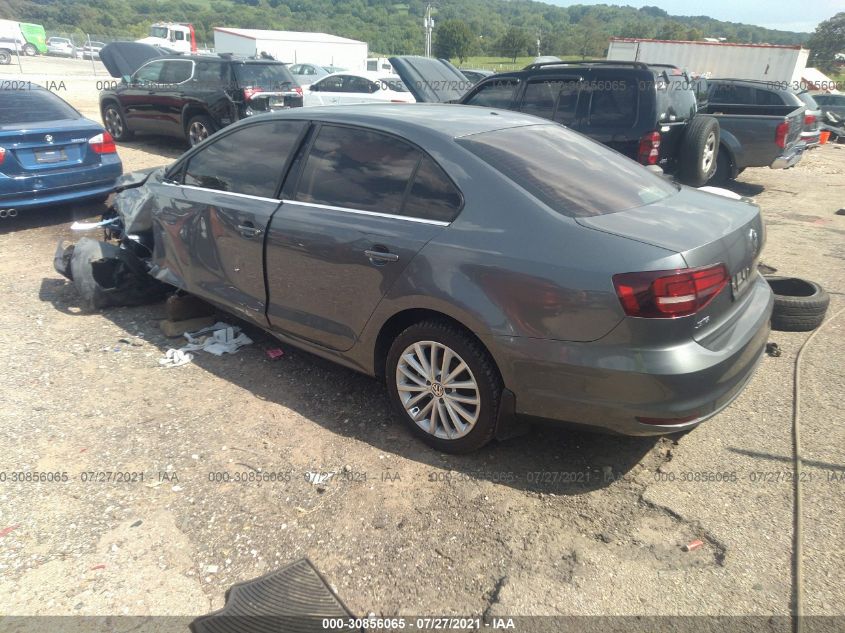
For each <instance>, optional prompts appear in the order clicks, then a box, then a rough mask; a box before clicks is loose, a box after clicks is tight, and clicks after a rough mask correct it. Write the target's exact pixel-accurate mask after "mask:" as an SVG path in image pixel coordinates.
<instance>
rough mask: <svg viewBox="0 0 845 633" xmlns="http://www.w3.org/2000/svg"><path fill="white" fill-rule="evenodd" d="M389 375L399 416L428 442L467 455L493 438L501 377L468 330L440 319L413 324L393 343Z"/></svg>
mask: <svg viewBox="0 0 845 633" xmlns="http://www.w3.org/2000/svg"><path fill="white" fill-rule="evenodd" d="M385 374H386V376H387V385H388V390H389V391H390V399H391V402H392V404H393V406H394V408H395V410H396V412H397V414H398V415H399V417H401V418H402V420H403V421H404V422H405V424H406V425H407V426H408V428H409V429H410V431H411V433H413V434H414V435H415V436H417V437H418V438H420V439H422V440H423V441H424V442H425V443H426V444H428V445H429V446H431V447H433V448H435V449H437V450H439V451H443V452H446V453H468V452H470V451H474V450H476V449H479V448H481V447H482V446H484V445H485V444H487V443H488V442H489V441H490V440H491V439H492V438H493V434H494V432H495V427H496V416H497V414H498V410H499V400H500V397H501V393H502V384H501V379H500V378H499V373H498V371H497V370H496V367H495V364H494V363H493V360H492V359H491V358H490V355H489V354H488V353H487V351H486V350H485V349H484V348H483V347H482V346H481V344H480V343H479V342H478V341H477V340H476V339H474V338H473V337H472V336H471V335H469V334H468V333H467V332H465V331H464V330H462V329H460V328H458V327H456V326H454V325H451V324H449V323H445V322H441V321H425V322H422V323H417V324H415V325H412V326H410V327H409V328H407V329H406V330H405V331H403V332H402V333H401V334H400V335H399V336H398V337H397V338H396V340H395V341H393V345H392V346H391V348H390V352H389V353H388V355H387V366H386V371H385Z"/></svg>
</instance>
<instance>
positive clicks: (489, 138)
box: [457, 125, 677, 217]
mask: <svg viewBox="0 0 845 633" xmlns="http://www.w3.org/2000/svg"><path fill="white" fill-rule="evenodd" d="M457 142H458V144H460V145H462V146H463V147H465V148H466V149H468V150H469V151H470V152H472V153H473V154H475V155H476V156H478V157H479V158H480V159H481V160H483V161H484V162H486V163H487V164H489V165H490V166H491V167H493V168H494V169H496V170H497V171H498V172H499V173H501V174H503V175H504V176H506V177H507V178H509V179H510V180H511V181H513V183H514V184H516V185H518V186H520V187H522V188H523V189H524V190H525V191H527V192H528V193H530V194H531V195H533V196H534V197H535V198H537V199H538V200H540V201H541V202H543V203H545V204H546V205H548V206H549V207H550V208H552V209H554V210H555V211H557V212H559V213H562V214H564V215H568V216H571V217H587V216H594V215H603V214H605V213H614V212H616V211H623V210H625V209H631V208H634V207H640V206H643V205H646V204H650V203H652V202H657V201H658V200H662V199H664V198H666V197H668V196H671V195H673V194H675V193H677V189H676V188H675V187H674V186H673V185H672V184H670V183H669V182H667V181H666V180H664V179H663V178H661V177H660V176H656V175H655V174H653V173H651V172H650V171H649V170H647V169H646V168H645V167H643V166H642V165H639V164H638V163H636V162H634V161H633V160H631V159H629V158H626V157H625V156H622V155H621V154H618V153H616V152H614V151H613V150H611V149H609V148H607V147H605V146H604V145H601V144H599V143H596V142H595V141H592V140H590V139H589V138H587V137H586V136H582V135H580V134H576V133H575V132H572V131H571V130H568V129H566V128H565V127H562V126H559V125H529V126H523V127H514V128H506V129H502V130H495V131H493V132H484V133H481V134H473V135H470V136H465V137H463V138H460V139H458V141H457Z"/></svg>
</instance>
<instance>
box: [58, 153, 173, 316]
mask: <svg viewBox="0 0 845 633" xmlns="http://www.w3.org/2000/svg"><path fill="white" fill-rule="evenodd" d="M164 171H165V169H164V168H153V169H145V170H141V171H136V172H132V173H129V174H126V175H124V176H121V177H120V178H119V179H118V181H117V183H116V186H115V190H114V194H113V196H112V198H111V200H112V202H111V204H110V205H109V208H108V210H107V211H106V212H105V213H104V214H103V218H102V221H100V222H97V223H90V224H89V223H78V222H76V223H74V224H73V225H72V226H71V229H73V230H91V229H95V228H101V229H102V230H103V237H104V239H103V240H96V239H92V238H89V237H83V238H82V239H80V240H79V241H78V242H77V243H76V244H69V245H65V243H64V240H59V243H58V245H57V247H56V253H55V256H54V258H53V267H54V268H55V269H56V271H57V272H59V273H60V274H61V275H63V276H64V277H66V278H67V279H69V280H70V281H72V282H73V284H74V286H75V287H76V289H77V291H78V292H79V295H80V297H81V299H82V307H83V309H86V310H88V311H94V310H99V309H102V308H107V307H114V306H130V305H142V304H145V303H151V302H154V301H158V300H161V299H163V298H164V296H165V295H166V294H167V293H168V292H170V291H172V290H173V288H172V286H170V285H168V284H166V283H163V282H162V281H159V280H158V279H156V277H155V273H154V271H153V264H152V255H153V249H154V238H153V223H152V206H153V204H154V200H153V197H152V196H151V195H150V192H149V190H148V189H147V187H146V185H147V182H148V181H149V180H150V179H152V180H153V181H155V182H160V181H161V180H162V179H163V177H164Z"/></svg>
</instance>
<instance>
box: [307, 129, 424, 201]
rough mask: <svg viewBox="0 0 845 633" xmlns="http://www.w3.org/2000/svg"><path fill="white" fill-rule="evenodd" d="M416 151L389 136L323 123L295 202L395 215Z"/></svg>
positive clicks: (415, 162) (309, 156)
mask: <svg viewBox="0 0 845 633" xmlns="http://www.w3.org/2000/svg"><path fill="white" fill-rule="evenodd" d="M420 156H421V153H420V152H419V151H418V150H417V149H415V148H414V147H411V146H410V145H408V144H407V143H403V142H402V141H399V140H397V139H396V138H394V137H392V136H387V135H386V134H380V133H378V132H372V131H370V130H362V129H355V128H346V127H339V126H335V125H323V126H322V127H321V128H320V131H319V133H318V134H317V138H316V139H315V140H314V144H313V146H312V147H311V151H310V153H309V154H308V159H307V161H306V163H305V166H304V167H303V169H302V175H301V176H300V179H299V185H298V186H297V192H296V200H299V201H301V202H312V203H316V204H327V205H331V206H337V207H347V208H351V209H361V210H364V211H376V212H379V213H391V214H394V215H398V214H400V213H401V211H402V201H403V198H404V195H405V190H406V189H407V187H408V182H409V181H410V180H411V176H412V175H413V173H414V169H415V168H416V166H417V163H419V160H420Z"/></svg>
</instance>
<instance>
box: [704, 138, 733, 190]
mask: <svg viewBox="0 0 845 633" xmlns="http://www.w3.org/2000/svg"><path fill="white" fill-rule="evenodd" d="M730 179H731V157H730V155H729V154H728V152H727V150H726V149H725V148H724V147H723V148H722V149H720V150H719V158H717V159H716V171H714V172H713V177H712V178H711V179H710V180H709V181H708V183H707V184H708V185H715V186H720V185H724V184H726V183H727V182H728V181H729V180H730Z"/></svg>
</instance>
